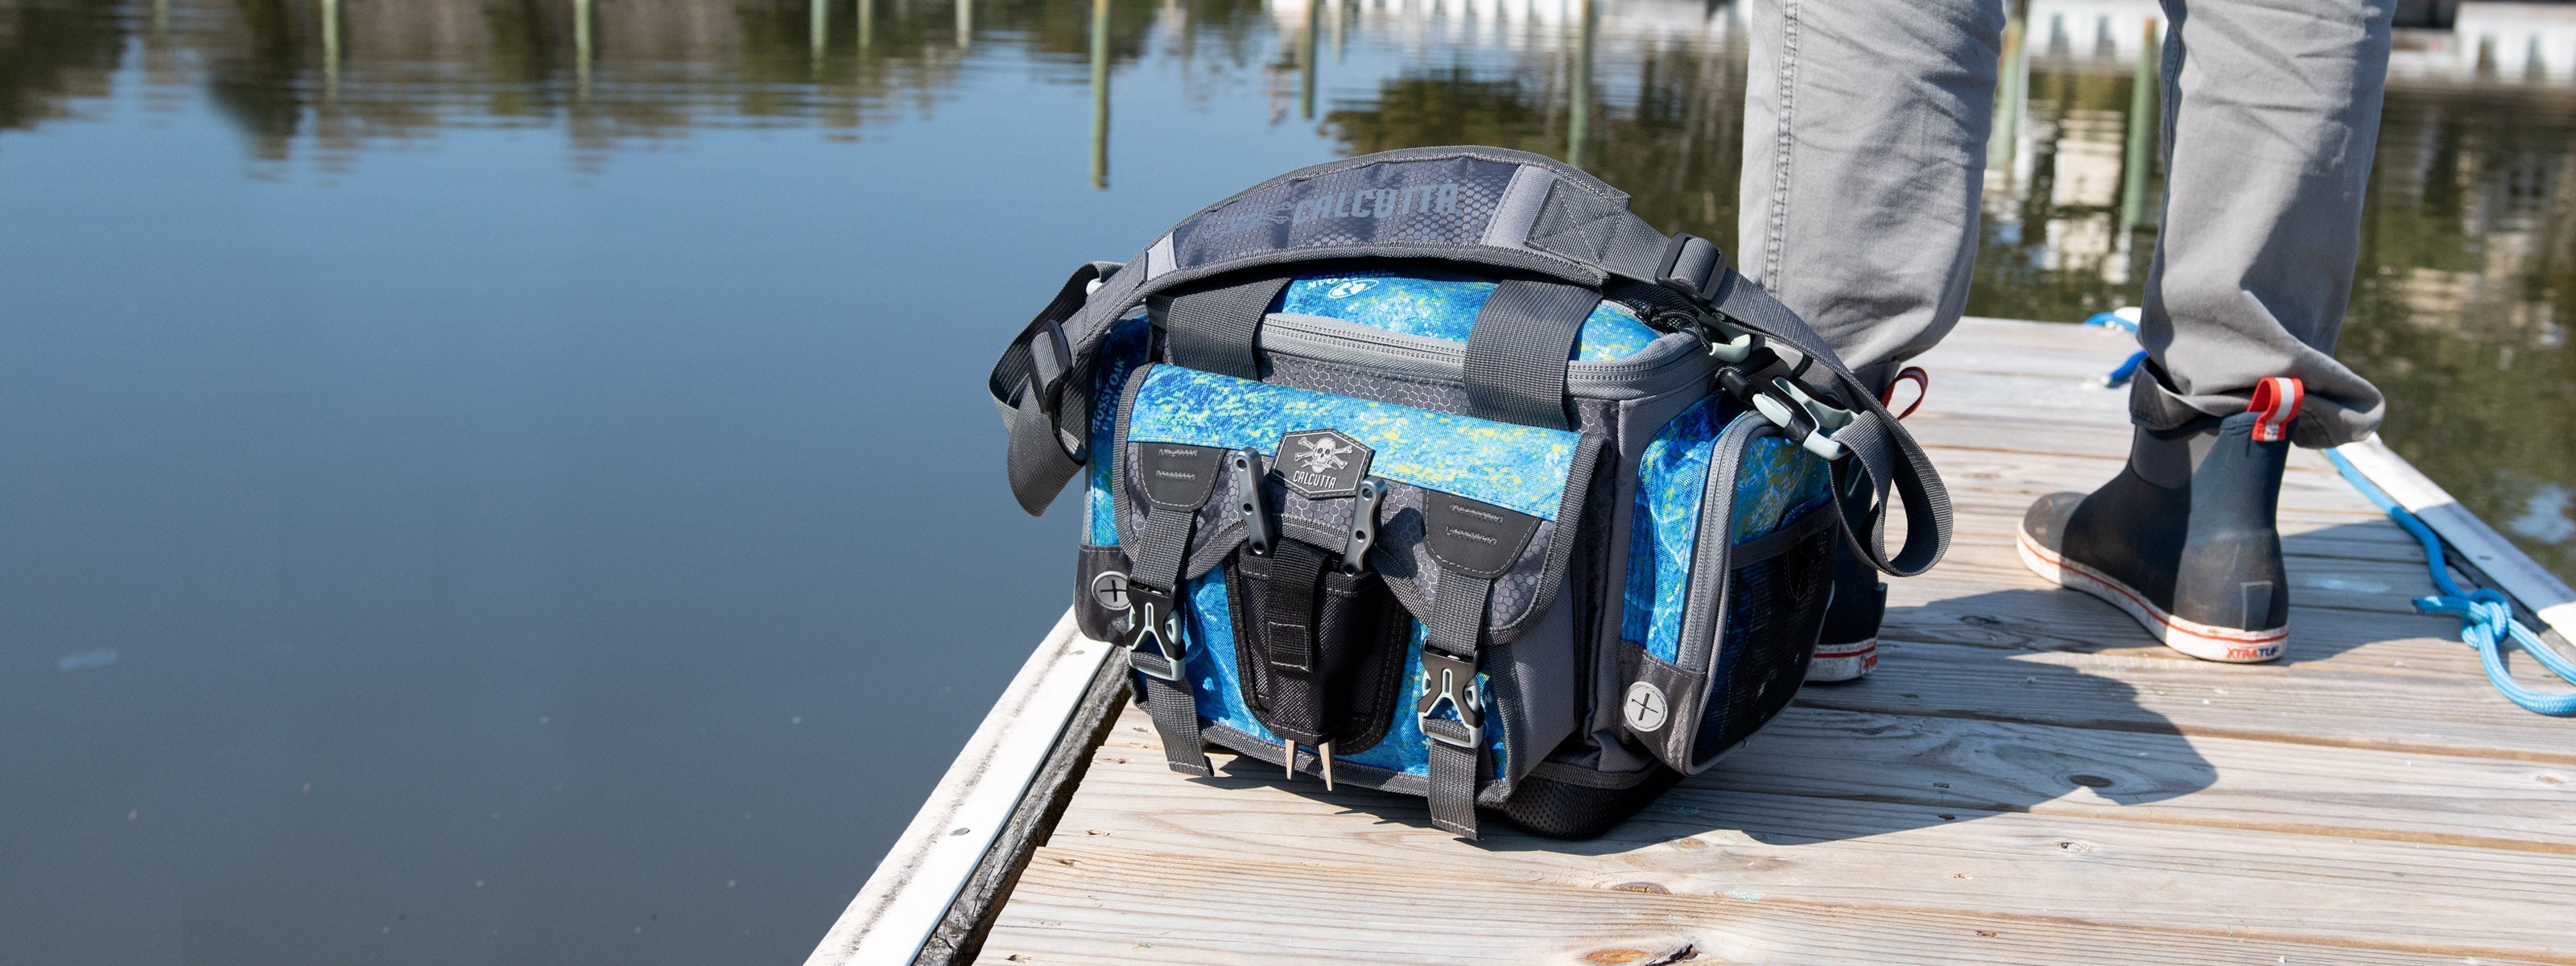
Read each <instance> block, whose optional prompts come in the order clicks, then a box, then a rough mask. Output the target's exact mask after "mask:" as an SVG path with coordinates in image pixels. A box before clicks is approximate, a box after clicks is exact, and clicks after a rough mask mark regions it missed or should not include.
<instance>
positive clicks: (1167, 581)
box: [1127, 470, 1212, 775]
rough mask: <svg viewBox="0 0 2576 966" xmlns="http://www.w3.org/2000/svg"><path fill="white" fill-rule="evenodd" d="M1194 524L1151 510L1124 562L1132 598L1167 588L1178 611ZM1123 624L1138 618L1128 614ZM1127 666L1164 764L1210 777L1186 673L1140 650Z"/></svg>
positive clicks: (1174, 512) (1176, 513)
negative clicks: (1134, 673)
mask: <svg viewBox="0 0 2576 966" xmlns="http://www.w3.org/2000/svg"><path fill="white" fill-rule="evenodd" d="M1131 472H1132V470H1131ZM1197 522H1198V514H1197V513H1196V512H1193V511H1189V510H1179V509H1169V508H1165V507H1160V506H1157V507H1154V508H1153V514H1152V515H1151V516H1148V517H1146V518H1145V521H1144V523H1143V524H1142V525H1141V526H1140V527H1139V528H1138V529H1139V531H1140V532H1139V533H1138V534H1137V536H1136V546H1135V549H1134V556H1133V557H1132V558H1131V559H1130V560H1129V562H1128V566H1129V567H1130V568H1131V569H1130V571H1129V573H1128V583H1129V587H1130V591H1129V592H1130V594H1131V595H1132V594H1134V593H1135V591H1134V589H1133V588H1134V586H1135V585H1136V584H1138V583H1142V584H1145V585H1147V586H1150V587H1154V588H1168V589H1169V590H1170V591H1171V593H1172V597H1171V603H1172V606H1175V607H1177V606H1181V604H1180V599H1181V594H1182V587H1181V568H1182V565H1183V564H1184V562H1186V561H1187V559H1188V557H1189V552H1190V531H1191V530H1192V529H1193V528H1194V527H1195V525H1196V524H1197ZM1127 619H1128V620H1131V621H1132V620H1138V619H1141V618H1140V617H1139V615H1138V614H1136V613H1130V614H1129V615H1128V617H1127ZM1127 661H1128V663H1129V664H1130V665H1131V666H1134V667H1136V669H1137V670H1138V671H1140V672H1143V673H1141V674H1140V675H1139V676H1138V677H1139V679H1140V680H1142V681H1143V682H1144V683H1145V710H1146V711H1147V712H1148V713H1150V714H1152V715H1153V716H1154V734H1155V736H1156V737H1158V738H1160V739H1161V740H1162V742H1163V762H1164V763H1165V764H1168V765H1170V766H1171V767H1172V770H1173V771H1176V772H1180V773H1182V774H1184V775H1208V774H1211V773H1212V772H1211V771H1210V770H1209V768H1208V760H1207V745H1206V742H1205V741H1204V740H1203V739H1202V738H1200V736H1199V711H1198V699H1197V698H1196V697H1194V696H1193V695H1191V693H1190V689H1189V686H1188V684H1187V683H1186V682H1187V680H1188V674H1187V672H1186V671H1185V670H1184V669H1182V668H1177V667H1175V668H1163V667H1161V666H1160V664H1162V663H1163V662H1162V659H1161V656H1160V655H1153V654H1147V653H1145V652H1144V651H1143V650H1142V649H1134V650H1130V651H1128V652H1127ZM1175 678H1178V679H1179V680H1174V679H1175Z"/></svg>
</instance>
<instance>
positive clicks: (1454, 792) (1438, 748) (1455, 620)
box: [1420, 571, 1494, 839]
mask: <svg viewBox="0 0 2576 966" xmlns="http://www.w3.org/2000/svg"><path fill="white" fill-rule="evenodd" d="M1493 593H1494V582H1493V581H1492V580H1489V579H1486V578H1483V577H1470V576H1467V575H1465V574H1461V573H1457V572H1455V571H1443V572H1442V573H1441V574H1440V580H1439V583H1438V584H1437V585H1435V586H1434V587H1433V589H1432V596H1431V618H1430V620H1428V621H1426V622H1424V629H1425V631H1426V633H1425V634H1424V637H1425V643H1426V645H1427V647H1426V650H1425V653H1426V655H1427V654H1428V653H1429V651H1430V650H1435V649H1436V650H1438V651H1440V652H1443V653H1446V654H1448V655H1451V656H1454V657H1457V658H1459V659H1460V660H1461V661H1463V662H1465V664H1466V666H1467V670H1466V673H1467V674H1468V676H1469V678H1470V680H1468V681H1466V682H1463V683H1462V685H1461V688H1462V690H1463V689H1464V688H1466V687H1473V686H1474V683H1475V682H1474V680H1473V678H1474V675H1475V670H1476V669H1477V668H1478V667H1480V666H1481V665H1480V662H1479V661H1478V660H1477V656H1476V653H1477V643H1478V639H1479V638H1481V637H1482V636H1483V635H1484V630H1485V603H1486V601H1487V600H1489V599H1491V598H1492V597H1493ZM1434 660H1436V659H1434ZM1429 666H1430V661H1428V660H1427V661H1426V663H1425V669H1426V671H1428V669H1429ZM1441 684H1442V682H1441V681H1440V680H1439V677H1438V675H1436V674H1430V673H1426V675H1425V681H1424V685H1425V686H1426V687H1431V688H1437V687H1440V686H1441ZM1483 697H1484V695H1483V694H1482V693H1481V691H1479V692H1477V693H1475V695H1474V698H1475V700H1473V701H1471V702H1462V703H1461V705H1460V707H1459V708H1458V713H1459V715H1460V717H1461V718H1465V717H1468V716H1471V715H1472V716H1477V717H1478V718H1479V722H1478V723H1479V724H1480V725H1481V724H1482V723H1483V722H1482V720H1481V717H1482V715H1483V709H1482V708H1481V707H1467V706H1466V705H1467V704H1470V703H1472V704H1477V705H1482V704H1484V703H1485V702H1484V701H1483ZM1420 724H1421V726H1422V734H1423V736H1424V737H1425V738H1428V739H1430V746H1431V748H1430V752H1431V762H1430V764H1431V769H1430V770H1431V776H1430V777H1431V824H1433V825H1435V826H1438V827H1440V828H1441V829H1444V830H1447V831H1450V832H1454V833H1457V834H1459V835H1463V836H1465V837H1467V838H1471V839H1472V838H1475V837H1476V790H1477V789H1479V788H1481V787H1483V786H1484V778H1485V744H1486V742H1485V741H1484V738H1483V733H1482V732H1483V729H1482V728H1481V727H1478V728H1469V727H1467V726H1466V725H1465V724H1464V723H1462V722H1460V721H1452V720H1450V719H1447V718H1423V719H1422V720H1421V722H1420Z"/></svg>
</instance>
